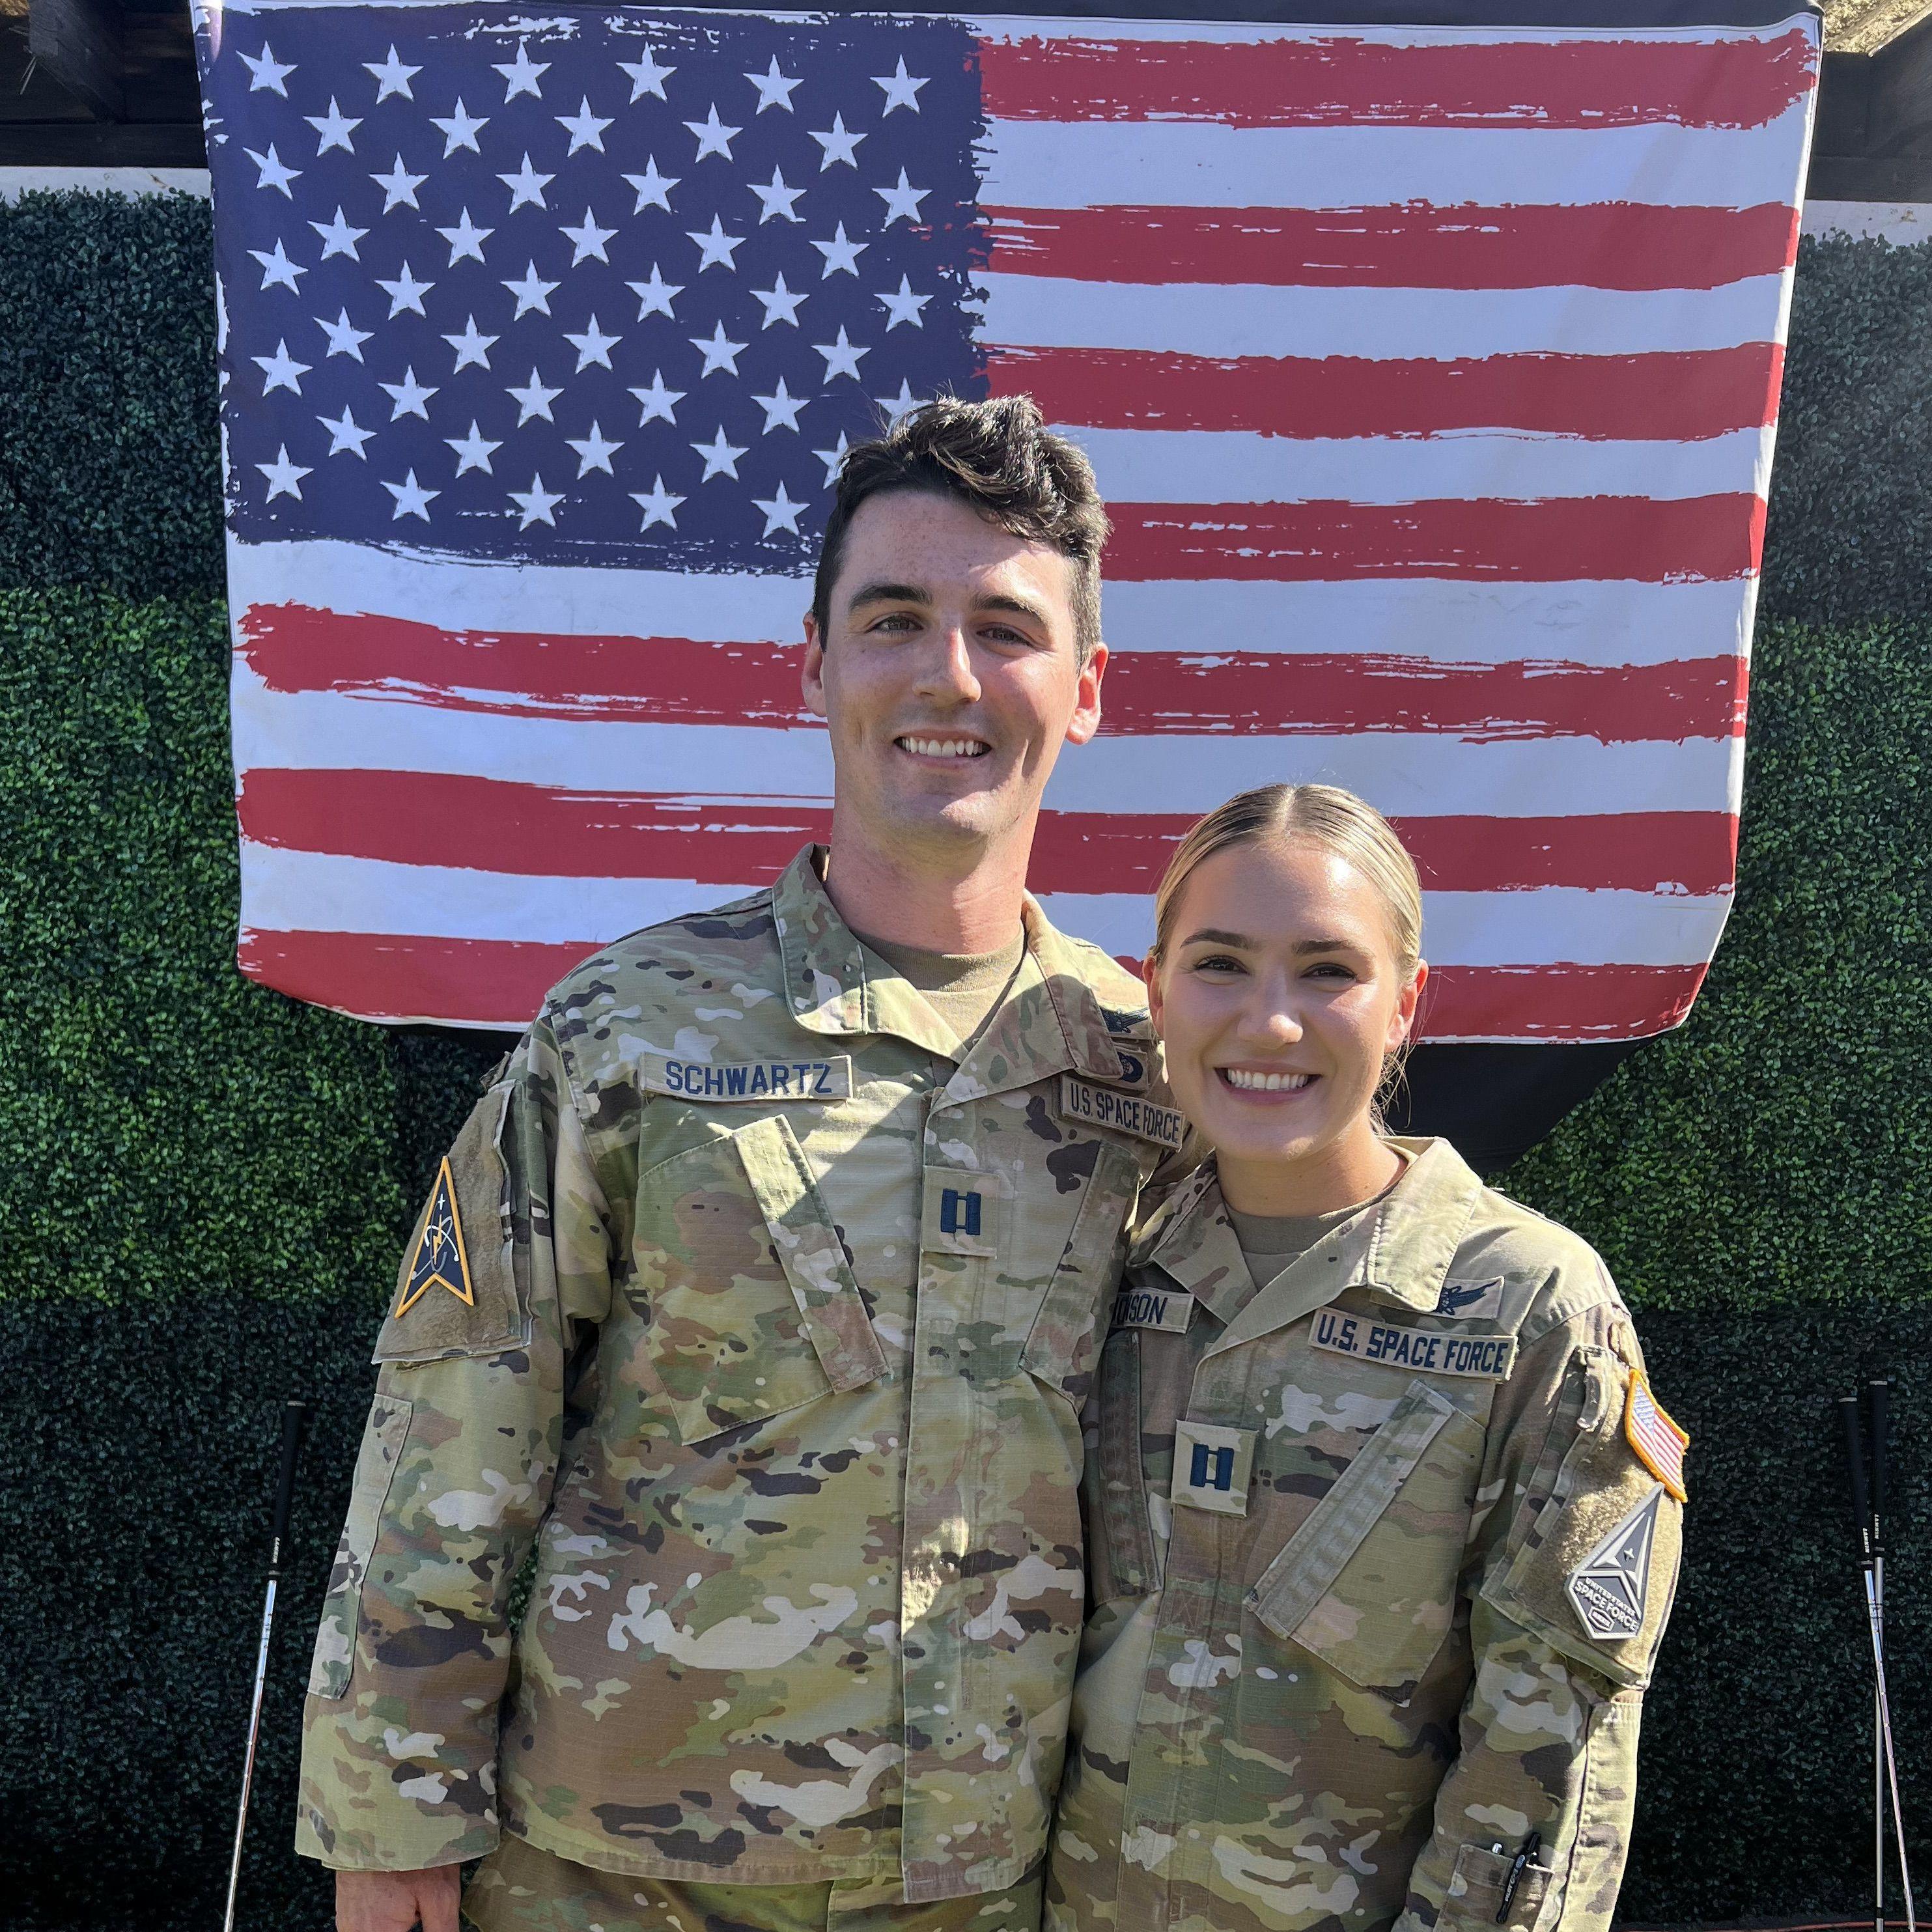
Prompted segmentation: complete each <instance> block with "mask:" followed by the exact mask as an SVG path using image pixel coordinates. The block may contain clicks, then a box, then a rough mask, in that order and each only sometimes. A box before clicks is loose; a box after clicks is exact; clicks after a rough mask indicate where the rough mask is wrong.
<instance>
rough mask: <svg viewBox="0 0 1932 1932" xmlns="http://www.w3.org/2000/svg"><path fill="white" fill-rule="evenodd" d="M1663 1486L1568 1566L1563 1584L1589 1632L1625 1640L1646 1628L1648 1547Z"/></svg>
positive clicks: (1614, 1640)
mask: <svg viewBox="0 0 1932 1932" xmlns="http://www.w3.org/2000/svg"><path fill="white" fill-rule="evenodd" d="M1663 1505H1664V1490H1663V1488H1662V1487H1661V1485H1660V1486H1659V1487H1658V1488H1656V1489H1654V1490H1652V1491H1651V1493H1650V1494H1649V1496H1646V1497H1645V1498H1644V1499H1643V1502H1640V1503H1639V1504H1638V1505H1637V1508H1635V1509H1634V1510H1632V1511H1631V1513H1630V1514H1629V1515H1628V1516H1627V1517H1625V1518H1624V1520H1623V1521H1622V1522H1621V1523H1619V1524H1618V1525H1617V1526H1616V1529H1613V1530H1612V1531H1611V1532H1610V1535H1608V1536H1607V1537H1605V1538H1604V1540H1603V1541H1602V1542H1601V1543H1600V1544H1598V1545H1597V1547H1596V1548H1595V1549H1594V1550H1592V1551H1591V1552H1590V1553H1589V1556H1586V1557H1585V1558H1584V1559H1583V1562H1580V1564H1578V1565H1577V1567H1576V1568H1575V1569H1574V1570H1573V1571H1571V1573H1570V1574H1569V1577H1568V1580H1566V1581H1565V1583H1564V1586H1563V1588H1564V1590H1565V1594H1566V1595H1568V1597H1569V1599H1570V1603H1571V1608H1572V1609H1574V1610H1575V1611H1576V1613H1577V1616H1578V1617H1579V1618H1580V1619H1582V1621H1583V1628H1584V1630H1585V1631H1586V1633H1587V1634H1589V1635H1590V1636H1592V1637H1595V1638H1597V1639H1598V1640H1600V1641H1601V1642H1603V1643H1622V1642H1623V1641H1625V1640H1627V1639H1628V1638H1631V1637H1635V1636H1636V1635H1637V1633H1638V1632H1639V1631H1641V1630H1642V1629H1643V1612H1644V1606H1645V1604H1646V1603H1647V1602H1648V1601H1649V1598H1650V1551H1651V1545H1652V1543H1654V1542H1655V1540H1656V1537H1657V1513H1658V1510H1659V1509H1661V1508H1662V1507H1663Z"/></svg>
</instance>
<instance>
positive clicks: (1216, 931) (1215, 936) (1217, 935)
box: [1181, 926, 1255, 952]
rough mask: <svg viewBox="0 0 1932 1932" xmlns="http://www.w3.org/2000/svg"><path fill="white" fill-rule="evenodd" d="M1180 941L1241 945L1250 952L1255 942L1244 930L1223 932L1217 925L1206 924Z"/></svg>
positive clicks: (1185, 944)
mask: <svg viewBox="0 0 1932 1932" xmlns="http://www.w3.org/2000/svg"><path fill="white" fill-rule="evenodd" d="M1181 944H1182V945H1184V946H1197V945H1201V946H1239V947H1243V948H1244V949H1245V950H1248V951H1250V952H1251V951H1253V948H1254V944H1255V942H1254V941H1253V940H1252V939H1250V938H1249V937H1248V936H1247V934H1246V933H1244V932H1223V931H1222V930H1221V929H1220V927H1219V926H1203V927H1202V929H1201V930H1200V931H1199V932H1190V934H1189V935H1187V938H1185V939H1184V940H1183V941H1181Z"/></svg>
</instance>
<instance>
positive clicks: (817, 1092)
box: [637, 1053, 852, 1101]
mask: <svg viewBox="0 0 1932 1932" xmlns="http://www.w3.org/2000/svg"><path fill="white" fill-rule="evenodd" d="M637 1084H638V1085H639V1086H640V1087H644V1088H649V1090H650V1091H651V1092H652V1093H653V1094H675V1095H676V1097H677V1098H678V1099H679V1100H712V1101H716V1100H724V1101H730V1100H850V1098H851V1097H852V1062H851V1060H850V1057H849V1056H848V1055H845V1054H842V1053H841V1054H835V1055H833V1056H832V1058H830V1059H829V1060H740V1061H730V1062H725V1063H721V1062H716V1061H712V1062H706V1061H701V1060H673V1059H670V1058H667V1057H666V1056H664V1055H660V1054H646V1055H644V1056H643V1058H642V1059H641V1060H640V1061H639V1062H638V1063H637Z"/></svg>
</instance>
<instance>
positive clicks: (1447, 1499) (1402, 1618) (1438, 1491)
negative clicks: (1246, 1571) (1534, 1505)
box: [1248, 1381, 1483, 1702]
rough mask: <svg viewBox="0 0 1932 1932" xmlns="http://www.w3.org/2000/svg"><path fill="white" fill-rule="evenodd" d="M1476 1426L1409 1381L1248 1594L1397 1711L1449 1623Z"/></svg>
mask: <svg viewBox="0 0 1932 1932" xmlns="http://www.w3.org/2000/svg"><path fill="white" fill-rule="evenodd" d="M1482 1442H1483V1427H1482V1424H1481V1423H1479V1422H1478V1421H1476V1419H1475V1418H1474V1417H1473V1416H1472V1415H1468V1414H1466V1413H1465V1412H1463V1410H1461V1409H1458V1408H1457V1406H1456V1405H1455V1404H1454V1403H1452V1402H1451V1401H1450V1400H1449V1399H1448V1397H1446V1396H1445V1395H1444V1394H1442V1393H1441V1391H1439V1390H1436V1389H1434V1388H1430V1386H1429V1385H1427V1383H1425V1382H1419V1381H1418V1382H1411V1383H1410V1384H1409V1387H1408V1388H1407V1389H1406V1391H1404V1393H1403V1396H1402V1397H1401V1399H1400V1400H1399V1401H1398V1402H1397V1405H1396V1407H1395V1411H1394V1414H1392V1415H1391V1416H1390V1417H1389V1418H1388V1421H1386V1422H1385V1423H1384V1424H1382V1427H1380V1428H1379V1430H1376V1433H1375V1434H1374V1435H1373V1436H1371V1437H1370V1439H1369V1441H1368V1442H1367V1445H1365V1446H1364V1448H1363V1449H1362V1450H1361V1452H1360V1453H1359V1454H1358V1455H1357V1456H1356V1457H1355V1460H1354V1461H1353V1462H1352V1463H1350V1464H1349V1466H1348V1468H1347V1469H1345V1470H1344V1471H1343V1472H1342V1474H1341V1475H1340V1476H1339V1477H1338V1478H1337V1479H1336V1481H1335V1484H1334V1487H1332V1488H1331V1490H1329V1492H1328V1494H1327V1495H1326V1496H1324V1497H1323V1498H1322V1500H1321V1502H1319V1503H1318V1504H1317V1505H1316V1507H1315V1508H1314V1510H1313V1512H1312V1513H1311V1514H1310V1516H1309V1517H1308V1519H1307V1521H1306V1522H1305V1523H1303V1524H1302V1526H1301V1528H1300V1529H1298V1530H1297V1531H1296V1532H1295V1534H1294V1535H1293V1536H1292V1537H1290V1538H1289V1541H1288V1542H1287V1544H1286V1546H1285V1547H1283V1550H1282V1552H1281V1553H1280V1556H1277V1558H1276V1559H1274V1562H1272V1563H1271V1564H1270V1565H1269V1566H1268V1568H1267V1569H1266V1570H1265V1571H1263V1572H1262V1575H1261V1577H1260V1578H1259V1580H1258V1581H1257V1582H1256V1585H1255V1587H1254V1589H1253V1590H1252V1591H1250V1592H1249V1595H1248V1604H1249V1607H1250V1609H1251V1610H1253V1612H1254V1614H1255V1615H1256V1617H1257V1618H1258V1619H1259V1620H1260V1621H1261V1622H1262V1623H1263V1624H1264V1625H1266V1626H1267V1628H1268V1629H1270V1630H1271V1631H1274V1634H1276V1635H1277V1637H1288V1638H1289V1639H1292V1640H1293V1641H1294V1642H1295V1643H1298V1644H1300V1645H1301V1646H1302V1648H1303V1649H1305V1650H1309V1651H1312V1652H1314V1654H1315V1655H1316V1656H1318V1657H1319V1658H1321V1659H1322V1661H1324V1662H1325V1664H1328V1665H1329V1666H1330V1667H1331V1668H1332V1669H1334V1670H1337V1671H1339V1672H1340V1673H1341V1675H1342V1676H1344V1677H1346V1678H1347V1679H1348V1680H1349V1682H1351V1683H1352V1684H1356V1685H1361V1686H1362V1687H1363V1688H1366V1689H1372V1690H1378V1691H1382V1693H1383V1694H1385V1695H1386V1696H1388V1697H1393V1698H1394V1699H1395V1700H1397V1702H1400V1701H1402V1700H1405V1699H1406V1698H1407V1697H1409V1696H1410V1695H1412V1693H1413V1692H1414V1691H1415V1686H1416V1685H1417V1683H1418V1682H1420V1680H1421V1676H1422V1673H1423V1672H1424V1670H1426V1669H1427V1667H1428V1665H1429V1662H1430V1659H1431V1658H1433V1657H1434V1655H1436V1652H1437V1651H1438V1650H1439V1649H1440V1648H1441V1647H1442V1640H1443V1639H1444V1638H1445V1637H1446V1636H1448V1633H1449V1627H1450V1625H1451V1622H1452V1621H1453V1619H1454V1612H1455V1604H1456V1586H1457V1577H1458V1576H1459V1575H1460V1571H1461V1569H1462V1565H1463V1545H1464V1538H1463V1534H1462V1532H1463V1526H1465V1525H1466V1523H1467V1521H1468V1515H1469V1499H1470V1496H1471V1493H1472V1490H1473V1488H1474V1485H1475V1479H1476V1474H1477V1469H1478V1463H1479V1461H1480V1458H1481V1449H1482Z"/></svg>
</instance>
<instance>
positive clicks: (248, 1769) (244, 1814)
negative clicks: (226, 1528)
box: [221, 1576, 278, 1932]
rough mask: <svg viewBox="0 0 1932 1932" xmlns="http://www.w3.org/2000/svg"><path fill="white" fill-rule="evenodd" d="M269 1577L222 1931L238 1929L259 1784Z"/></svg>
mask: <svg viewBox="0 0 1932 1932" xmlns="http://www.w3.org/2000/svg"><path fill="white" fill-rule="evenodd" d="M277 1582H278V1579H277V1578H276V1577H274V1576H271V1577H269V1592H268V1595H267V1597H266V1599H265V1600H264V1601H263V1605H262V1639H261V1642H260V1645H259V1646H257V1649H256V1652H255V1690H254V1696H253V1697H251V1699H250V1700H249V1704H248V1753H247V1755H246V1756H245V1757H244V1758H243V1760H242V1804H241V1807H240V1808H239V1811H237V1812H236V1814H235V1856H234V1858H233V1860H232V1861H231V1862H230V1863H229V1867H228V1909H227V1910H226V1912H224V1913H223V1915H222V1920H221V1932H235V1895H236V1892H237V1891H239V1889H240V1888H241V1884H242V1841H243V1840H244V1839H245V1838H247V1836H248V1799H249V1796H250V1795H251V1793H252V1792H253V1790H254V1784H255V1747H256V1745H257V1742H259V1741H260V1738H261V1735H262V1694H263V1691H264V1690H265V1689H266V1688H267V1685H268V1681H269V1637H270V1635H271V1634H272V1632H273V1631H274V1629H275V1585H276V1583H277Z"/></svg>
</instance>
